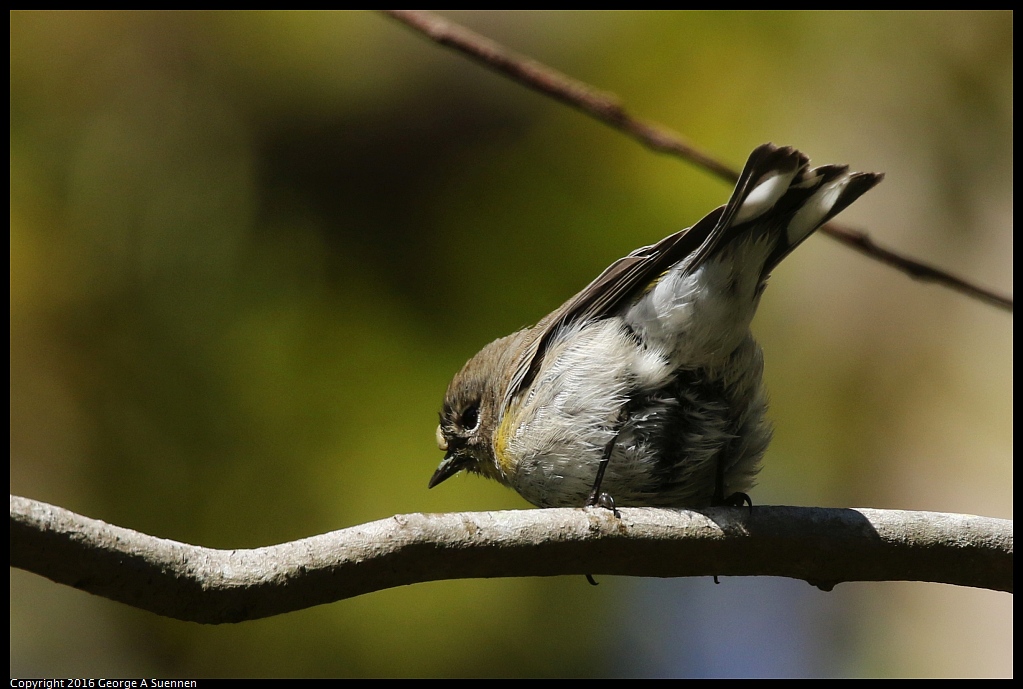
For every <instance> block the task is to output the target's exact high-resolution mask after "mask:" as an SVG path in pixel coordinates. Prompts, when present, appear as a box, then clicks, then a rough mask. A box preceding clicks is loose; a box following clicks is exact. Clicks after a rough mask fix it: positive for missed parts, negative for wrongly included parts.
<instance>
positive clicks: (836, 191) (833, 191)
mask: <svg viewBox="0 0 1023 689" xmlns="http://www.w3.org/2000/svg"><path fill="white" fill-rule="evenodd" d="M850 179H852V176H851V175H849V174H848V173H845V174H842V175H839V176H838V177H836V178H835V179H834V180H832V181H831V182H828V183H827V184H825V185H824V186H822V187H821V188H820V189H818V190H817V191H815V192H814V193H813V196H811V197H810V198H808V199H807V200H806V203H804V204H803V205H802V207H801V208H800V209H799V210H798V211H796V213H795V215H793V216H792V220H791V221H789V226H788V229H787V230H786V233H785V238H786V240H787V241H788V243H789V246H791V245H793V244H798V243H799V242H801V241H803V239H804V238H805V237H806V236H807V235H808V234H810V233H811V232H813V231H814V230H816V229H817V228H818V227H819V226H820V224H821V223H822V222H824V218H826V217H827V215H828V213H830V212H831V209H832V208H834V207H835V203H837V202H838V199H840V198H841V197H842V192H843V191H845V188H846V186H848V184H849V180H850Z"/></svg>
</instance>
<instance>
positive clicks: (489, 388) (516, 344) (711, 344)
mask: <svg viewBox="0 0 1023 689" xmlns="http://www.w3.org/2000/svg"><path fill="white" fill-rule="evenodd" d="M809 163H810V159H809V158H808V157H807V156H806V155H804V154H803V153H801V152H800V151H798V150H796V149H794V148H792V147H788V146H786V147H778V146H775V145H773V144H771V143H766V144H763V145H761V146H758V147H757V148H756V149H754V150H753V152H752V153H751V154H750V156H749V158H748V160H747V161H746V164H745V166H744V167H743V170H742V173H741V174H740V175H739V179H738V182H737V183H736V185H735V189H734V191H732V194H731V196H730V198H729V199H728V202H727V203H726V204H725V205H723V206H720V207H719V208H716V209H715V210H713V211H711V212H710V213H708V214H707V215H706V216H704V217H703V219H701V220H700V221H698V222H697V223H696V224H695V225H693V226H692V227H690V228H687V229H684V230H682V231H680V232H676V233H674V234H672V235H669V236H668V237H665V238H664V239H662V240H661V241H659V242H657V243H656V244H653V245H650V246H645V247H642V248H640V249H637V250H635V251H633V252H632V253H630V254H629V255H628V256H625V257H624V258H621V259H619V260H617V261H615V262H614V263H613V264H611V265H610V266H609V267H608V268H607V269H606V270H604V271H603V272H602V273H601V274H600V275H599V276H598V277H597V278H596V279H595V280H593V281H592V282H591V283H590V284H589V285H587V286H586V287H585V288H584V289H583V290H582V291H580V292H579V293H578V294H576V295H575V296H573V297H572V298H570V299H569V300H568V301H566V302H565V303H564V304H562V305H561V306H560V307H559V308H557V309H556V310H555V311H553V312H552V313H550V314H549V315H547V316H546V317H545V318H543V319H541V320H540V321H539V322H538V323H537V324H536V325H535V326H533V327H530V328H525V329H522V330H519V331H518V332H515V333H513V334H511V335H508V336H507V337H502V338H500V339H497V340H495V341H493V342H491V343H490V344H488V345H487V346H485V347H484V348H483V349H482V350H480V352H479V353H478V354H476V355H475V356H474V357H472V358H471V359H470V360H469V361H468V362H467V363H466V364H465V366H464V367H463V368H462V369H461V371H459V372H458V373H457V374H456V375H455V376H454V378H453V379H452V380H451V383H450V384H449V385H448V388H447V391H446V393H445V396H444V402H443V405H442V409H441V412H440V424H439V426H438V427H437V432H436V435H437V445H438V447H439V448H440V449H441V450H442V451H443V452H444V453H445V454H444V458H443V460H442V461H441V462H440V464H439V466H438V467H437V469H436V471H435V472H434V473H433V475H432V477H431V478H430V481H429V487H430V488H433V487H435V486H437V485H438V484H440V483H441V482H443V481H445V480H447V479H448V478H450V477H452V476H454V475H455V474H457V473H459V472H462V471H465V472H468V473H472V474H479V475H482V476H485V477H488V478H491V479H496V480H497V481H499V482H500V483H502V484H504V485H505V486H508V487H510V488H512V489H514V490H515V491H517V492H518V493H519V495H521V496H522V497H523V498H525V499H526V500H527V501H529V502H530V503H532V504H533V505H536V506H537V507H583V506H594V505H603V506H605V507H608V508H610V509H612V510H615V512H616V513H617V509H616V507H617V506H624V507H678V508H697V509H698V508H703V507H709V506H716V505H741V504H743V503H749V504H750V506H751V508H752V502H751V501H750V499H749V496H748V491H749V490H750V489H751V488H752V487H753V485H754V482H755V479H756V475H757V473H758V471H759V470H760V463H761V460H762V458H763V456H764V453H765V452H766V450H767V447H768V444H769V443H770V440H771V435H772V426H771V424H770V422H769V421H768V420H767V416H766V414H767V392H766V390H765V386H764V382H763V369H764V363H763V354H762V351H761V349H760V346H759V345H758V344H757V342H756V341H755V340H754V338H753V335H752V333H751V332H750V322H751V321H752V319H753V316H754V314H755V313H756V310H757V306H758V305H759V303H760V298H761V295H762V294H763V292H764V288H765V286H766V283H767V278H768V276H769V275H770V273H771V271H773V270H774V268H775V267H776V266H777V265H778V264H779V263H780V262H781V261H782V260H783V259H784V258H785V257H786V256H788V255H789V253H791V252H792V250H793V249H795V248H796V247H797V246H799V244H801V243H802V242H803V241H804V240H806V238H807V237H809V236H810V235H811V234H812V233H813V232H814V231H815V230H817V228H819V227H820V226H821V225H823V224H824V223H826V222H827V221H829V220H830V219H831V218H833V217H834V216H835V215H837V214H838V213H839V212H841V211H842V210H844V209H845V208H846V207H847V206H849V205H850V204H851V203H853V202H854V201H855V200H856V199H857V198H859V197H860V196H861V195H862V194H864V193H865V192H867V191H868V190H870V189H871V188H872V187H874V186H875V185H876V184H877V183H878V182H880V181H881V179H883V177H884V175H883V174H879V173H870V172H850V171H849V167H848V166H846V165H823V166H820V167H814V168H811V167H810V164H809Z"/></svg>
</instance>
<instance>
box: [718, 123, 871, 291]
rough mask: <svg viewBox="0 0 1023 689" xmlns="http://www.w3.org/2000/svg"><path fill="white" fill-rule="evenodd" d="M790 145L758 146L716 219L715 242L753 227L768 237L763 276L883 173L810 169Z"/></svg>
mask: <svg viewBox="0 0 1023 689" xmlns="http://www.w3.org/2000/svg"><path fill="white" fill-rule="evenodd" d="M809 163H810V159H809V158H807V157H806V156H805V155H804V154H802V153H800V152H799V151H797V150H796V149H794V148H792V147H791V146H785V147H783V148H779V147H777V146H775V145H774V144H770V143H767V144H763V145H761V146H758V147H757V148H756V149H755V150H754V151H753V152H752V153H751V154H750V156H749V159H748V160H747V161H746V166H745V167H744V168H743V170H742V174H741V175H740V176H739V181H738V183H737V184H736V185H735V190H734V191H733V192H732V196H731V198H730V199H729V200H728V203H727V204H725V206H724V209H723V210H722V213H721V216H720V217H719V218H718V221H717V226H718V231H717V232H713V233H711V234H712V235H718V240H717V242H715V244H717V246H722V245H727V244H728V243H729V242H730V241H731V239H732V238H734V237H737V236H739V235H743V234H745V233H747V232H749V231H750V230H751V227H753V226H756V227H759V228H763V231H764V232H769V233H770V234H771V235H774V237H773V239H772V240H773V241H774V242H775V244H774V247H773V248H772V250H771V253H770V254H769V256H768V257H767V260H766V261H765V263H764V267H763V270H762V273H761V277H762V278H765V277H766V276H767V274H768V273H770V272H771V270H773V269H774V267H775V266H777V265H778V264H779V263H780V262H781V261H782V259H784V258H785V257H786V256H788V255H789V254H790V253H791V252H792V250H793V249H795V248H796V247H797V246H799V245H800V244H801V243H802V242H803V241H804V240H805V239H806V238H807V237H809V236H810V235H811V234H813V232H814V231H815V230H816V229H817V228H819V227H820V226H821V225H823V224H824V223H826V222H827V221H828V220H830V219H831V218H833V217H835V216H836V215H838V214H839V213H841V212H842V211H843V210H845V208H846V207H848V206H849V205H850V204H851V203H852V202H853V201H855V200H856V199H858V198H859V197H860V196H862V195H863V194H864V193H866V192H867V191H868V190H870V189H871V188H872V187H873V186H874V185H876V184H877V183H878V182H880V181H881V180H882V179H883V178H884V175H883V174H880V173H874V172H849V166H848V165H822V166H820V167H815V168H810V167H809Z"/></svg>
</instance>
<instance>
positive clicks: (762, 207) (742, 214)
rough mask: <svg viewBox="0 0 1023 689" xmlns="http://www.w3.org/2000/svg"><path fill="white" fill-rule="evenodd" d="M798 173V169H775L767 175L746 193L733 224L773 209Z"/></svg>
mask: <svg viewBox="0 0 1023 689" xmlns="http://www.w3.org/2000/svg"><path fill="white" fill-rule="evenodd" d="M798 173H799V170H798V169H796V170H792V171H791V172H782V171H780V170H775V171H774V172H772V173H770V174H769V175H765V176H764V179H762V180H761V181H760V182H758V183H757V186H756V187H754V189H753V191H751V192H750V193H749V194H747V195H746V198H745V199H744V200H743V202H742V206H740V207H739V212H738V213H736V214H735V219H734V220H732V224H733V225H738V224H739V223H744V222H746V221H747V220H752V219H753V218H756V217H759V216H761V215H763V214H764V213H766V212H767V211H769V210H771V209H772V208H773V207H774V204H776V203H778V199H780V198H781V197H782V196H784V195H785V192H786V191H788V190H789V185H790V184H791V183H792V180H793V179H795V177H796V175H797V174H798Z"/></svg>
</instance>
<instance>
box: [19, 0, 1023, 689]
mask: <svg viewBox="0 0 1023 689" xmlns="http://www.w3.org/2000/svg"><path fill="white" fill-rule="evenodd" d="M448 16H451V17H452V18H455V19H457V20H459V21H462V22H464V23H465V24H467V25H469V26H471V27H472V28H474V29H476V30H478V31H481V32H482V33H484V34H487V35H489V36H491V37H493V38H495V39H497V40H499V41H502V42H504V43H506V44H507V45H509V46H511V47H513V48H515V49H517V50H519V51H521V52H523V53H526V54H528V55H531V56H534V57H536V58H537V59H539V60H542V61H544V62H547V63H549V64H551V65H553V66H555V67H557V68H559V69H561V70H563V71H565V72H567V73H568V74H570V75H573V76H576V77H578V78H580V79H583V80H585V81H588V82H590V83H592V84H594V85H595V86H597V87H598V88H601V89H606V90H609V91H612V92H615V93H617V94H618V95H619V96H621V97H622V98H623V100H624V102H625V103H626V104H627V106H629V107H630V109H631V110H632V111H633V112H635V113H636V114H639V115H641V116H644V117H648V118H651V119H654V120H657V121H660V122H663V123H665V124H667V125H668V126H671V127H673V128H674V129H676V130H678V131H680V132H683V133H684V134H685V135H686V136H688V137H690V138H691V139H693V140H694V141H696V142H698V143H700V144H701V145H703V146H705V147H706V148H707V149H709V150H710V151H713V152H715V153H716V154H717V155H719V156H720V157H721V158H722V159H724V160H726V161H727V162H729V163H730V164H732V165H733V166H736V167H738V166H740V165H741V164H742V162H743V161H744V160H745V156H746V155H747V154H748V152H749V151H750V150H752V148H753V147H754V146H756V145H757V144H760V143H762V142H764V141H774V142H776V143H778V144H791V145H795V146H797V147H799V148H800V149H802V150H803V151H805V152H806V153H808V154H809V155H810V156H811V157H812V158H813V159H814V161H815V162H816V163H849V164H851V165H852V166H853V167H854V168H856V169H862V170H871V171H884V172H886V173H887V175H888V176H887V179H886V180H885V182H884V183H883V184H882V185H881V186H880V187H878V188H877V189H876V190H874V191H872V192H871V193H869V194H868V195H867V196H865V197H864V198H863V199H862V200H860V201H859V202H857V203H856V204H855V205H854V206H853V207H852V208H850V209H849V210H848V211H847V212H846V213H844V214H843V216H842V220H843V221H844V222H846V223H849V224H852V225H854V226H857V227H860V228H864V229H867V230H868V231H869V232H870V233H871V235H872V236H873V237H874V238H875V239H877V240H878V241H879V242H882V243H883V244H885V245H888V246H891V247H895V248H898V249H900V250H902V251H905V252H907V253H909V254H912V255H914V256H916V257H918V258H921V259H924V260H927V261H930V262H933V263H935V264H937V265H941V266H944V267H948V268H951V269H952V270H954V271H955V272H958V273H960V274H963V275H966V276H970V277H972V278H974V279H976V280H977V281H979V282H981V283H983V284H986V285H990V286H993V287H996V288H998V289H1000V290H1002V291H1004V292H1011V291H1012V282H1013V280H1012V274H1013V269H1012V250H1013V240H1012V221H1013V202H1012V176H1013V159H1012V134H1013V131H1012V130H1013V126H1012V123H1013V67H1012V65H1013V27H1012V24H1013V17H1012V14H1010V13H957V14H924V13H915V14H888V13H886V14H872V13H856V14H845V13H810V14H802V13H800V14H788V13H771V14H749V13H737V14H735V13H710V14H704V13H641V12H635V13H539V12H537V13H532V12H530V13H465V14H454V13H453V14H450V15H448ZM10 20H11V157H10V170H11V187H10V190H11V302H10V303H11V368H10V370H11V465H10V466H11V469H10V482H11V491H12V492H13V493H17V494H20V495H25V496H27V497H31V498H36V499H40V500H44V501H47V502H50V503H54V504H58V505H61V506H64V507H67V508H69V509H72V510H75V511H77V512H79V513H82V514H85V515H88V516H91V517H95V518H99V519H103V520H105V521H108V522H112V523H115V524H119V525H122V526H126V527H130V528H134V529H138V530H141V531H144V532H147V533H150V534H154V535H157V536H162V537H166V538H171V539H176V540H180V541H185V542H189V543H196V544H201V545H206V546H213V547H221V548H244V547H252V546H260V545H267V544H271V543H277V542H281V541H286V540H291V539H295V538H299V537H303V536H309V535H312V534H317V533H322V532H326V531H330V530H334V529H338V528H342V527H345V526H351V525H354V524H358V523H361V522H365V521H370V520H375V519H381V518H385V517H388V516H390V515H392V514H396V513H404V512H422V511H427V512H438V511H455V510H488V509H509V508H510V509H524V508H528V507H529V506H528V505H527V504H526V503H525V502H524V501H523V500H522V499H520V498H519V497H518V496H517V495H515V494H514V493H512V492H510V491H508V490H506V489H504V488H502V487H500V486H499V485H497V484H494V483H490V482H485V481H484V480H482V479H478V478H473V477H464V478H458V479H455V480H452V481H449V482H447V483H445V484H443V485H442V486H440V487H438V488H437V489H435V490H432V491H427V490H426V482H427V480H428V478H429V476H430V474H431V473H432V471H433V470H434V468H435V467H436V464H437V462H438V461H439V459H440V453H439V452H438V451H437V449H436V447H435V443H434V437H433V431H434V427H435V425H436V421H437V416H436V414H437V411H438V409H439V406H440V402H441V398H442V396H443V392H444V389H445V386H446V385H447V382H448V380H449V378H450V376H451V375H452V374H454V372H455V371H456V370H457V369H458V368H459V367H460V366H461V364H462V363H463V362H464V361H465V360H466V359H467V358H468V357H470V356H471V355H472V354H474V353H475V352H476V351H477V350H478V349H479V348H480V347H481V346H482V345H483V344H485V343H486V342H488V341H490V340H492V339H494V338H496V337H498V336H502V335H505V334H507V333H509V332H511V331H512V330H514V329H517V328H519V327H522V326H525V325H529V324H532V323H534V322H535V321H536V320H538V319H539V318H540V317H541V316H543V315H544V314H545V313H547V312H548V311H550V310H551V309H553V308H554V307H556V306H557V305H558V304H559V303H560V302H561V301H563V300H564V299H566V298H567V297H568V296H570V295H571V294H573V293H574V292H575V291H576V290H578V289H579V288H580V287H581V286H583V285H584V284H586V283H587V282H588V281H589V280H590V279H591V278H593V277H594V276H595V275H596V274H597V273H598V272H599V271H600V270H602V269H603V268H604V267H605V266H606V265H607V264H608V263H610V262H611V261H612V260H614V259H616V258H618V257H619V256H621V255H624V254H625V253H627V252H629V251H631V250H632V249H634V248H636V247H638V246H640V245H643V244H648V243H651V242H654V241H656V240H658V239H660V238H661V237H663V236H664V235H666V234H668V233H670V232H673V231H675V230H677V229H679V228H681V227H684V226H686V225H688V224H691V223H692V222H694V221H695V220H697V219H698V218H699V217H701V216H702V215H703V214H704V213H706V212H707V211H709V210H710V209H711V208H713V207H715V206H716V205H718V204H720V203H723V202H724V200H725V199H726V198H727V196H728V193H729V191H730V189H729V186H728V185H727V184H725V183H723V182H722V181H720V180H717V179H715V178H713V177H711V176H710V175H709V174H708V173H706V172H703V171H701V170H699V169H696V168H694V167H693V166H691V165H689V164H687V163H684V162H680V161H678V160H675V159H672V158H669V157H666V156H660V155H656V154H653V153H650V152H648V151H647V150H644V149H643V148H641V147H640V146H638V145H637V144H635V143H633V142H632V141H630V140H627V139H626V138H625V137H623V136H622V135H620V134H618V133H615V132H613V131H611V130H609V129H607V128H605V127H604V126H602V125H599V124H597V123H594V122H593V121H591V120H589V119H587V118H585V117H583V116H581V115H579V114H577V113H576V112H574V111H571V110H570V109H568V108H566V107H564V106H562V105H560V104H557V103H555V102H552V101H551V100H549V99H546V98H543V97H541V96H539V95H537V94H535V93H533V92H532V91H529V90H527V89H524V88H523V87H521V86H519V85H516V84H513V83H510V82H508V81H506V80H505V79H503V78H501V77H498V76H496V75H494V74H492V73H490V72H488V71H485V70H484V69H482V68H480V67H478V66H476V65H474V64H470V63H469V62H468V61H466V60H465V59H464V58H462V57H461V56H458V55H456V54H453V53H451V52H449V51H447V50H444V49H441V48H439V47H437V46H436V45H433V44H431V43H429V42H427V41H425V40H423V39H422V38H420V37H419V36H417V35H414V34H412V33H411V32H409V31H408V30H407V29H405V28H404V27H402V26H401V25H399V24H397V23H396V22H394V21H392V20H390V19H388V18H386V17H383V16H381V15H377V14H371V13H155V12H154V13H132V14H120V13H88V12H76V13H57V12H38V13H37V12H27V13H26V12H13V13H11V15H10ZM754 329H755V331H756V333H757V335H758V337H759V339H760V341H761V344H762V345H763V348H764V350H765V356H766V361H767V374H766V375H767V378H768V386H769V389H770V391H771V396H772V412H771V416H772V418H773V419H774V421H775V425H776V434H775V441H774V443H773V445H772V447H771V449H770V451H769V452H768V456H767V459H766V462H765V468H764V470H763V472H762V473H761V478H760V486H759V487H758V488H757V489H756V490H755V491H754V493H753V499H754V501H755V502H756V503H758V504H771V503H783V504H798V505H823V506H873V507H885V508H907V509H920V510H935V511H949V512H966V513H974V514H981V515H987V516H996V517H1007V518H1011V517H1012V496H1013V491H1012V479H1013V472H1012V450H1013V432H1012V416H1013V413H1012V406H1013V401H1012V379H1013V373H1012V371H1013V360H1012V339H1013V338H1012V317H1011V315H1007V314H1005V313H1003V312H999V311H996V310H994V309H992V308H991V307H989V306H985V305H983V304H980V303H978V302H975V301H971V300H968V299H966V298H964V297H962V296H959V295H957V294H955V293H952V292H950V291H947V290H944V289H940V288H937V287H933V286H927V285H923V284H921V283H916V282H913V281H911V280H909V279H908V278H906V277H903V276H902V275H901V274H898V273H896V272H894V271H893V270H891V269H889V268H886V267H884V266H881V265H879V264H878V263H875V262H872V261H869V260H866V259H865V258H862V257H861V256H859V255H857V254H855V253H853V252H851V251H849V250H847V249H845V248H843V247H841V246H839V245H838V244H836V243H835V242H833V241H830V240H828V239H827V238H823V237H818V238H814V239H812V240H811V241H809V242H808V243H807V244H806V245H805V246H803V247H801V248H800V250H799V251H797V252H796V253H795V254H794V255H793V256H792V257H791V258H790V259H789V260H787V261H786V262H785V264H784V265H783V266H782V267H781V268H779V270H778V271H777V272H776V275H775V276H774V278H773V280H772V283H771V287H770V289H768V291H767V294H766V296H765V298H764V301H763V306H762V308H761V312H760V314H759V316H758V319H757V321H756V322H755V324H754ZM600 580H601V586H600V587H598V588H593V587H590V586H587V585H586V582H585V580H584V579H583V578H582V577H565V578H557V579H517V580H516V579H512V580H487V581H460V582H441V583H432V584H425V585H418V586H413V587H408V588H404V589H400V590H392V591H385V592H380V593H375V594H371V595H367V596H363V597H361V598H358V599H355V600H350V601H344V602H340V603H336V604H333V605H327V606H321V607H319V608H316V609H312V610H307V611H302V612H297V613H292V614H288V615H283V616H280V617H276V618H273V619H269V620H263V621H258V622H250V623H245V624H240V625H234V626H221V627H203V626H199V625H196V624H188V623H181V622H176V621H173V620H167V619H162V618H159V617H156V616H154V615H151V614H148V613H143V612H140V611H137V610H133V609H131V608H128V607H126V606H122V605H119V604H115V603H111V602H109V601H106V600H103V599H99V598H95V597H92V596H89V595H87V594H84V593H81V592H78V591H75V590H73V589H69V588H66V587H62V586H58V585H55V584H52V583H51V582H49V581H47V580H44V579H42V578H39V577H36V576H34V575H30V574H27V573H25V572H22V571H19V570H11V595H10V602H11V675H12V676H15V675H19V676H26V675H37V676H83V675H105V676H114V675H121V676H133V675H151V674H153V675H179V676H180V675H187V676H233V675H241V676H257V675H296V676H323V675H345V676H347V675H352V676H356V675H366V676H373V675H388V676H391V675H393V676H405V675H442V676H444V675H450V676H462V675H530V676H532V675H640V676H645V675H649V676H660V675H699V676H727V675H784V676H807V675H816V676H827V675H853V676H857V675H894V676H898V675H925V676H932V675H979V676H989V675H1002V676H1008V675H1011V674H1012V650H1011V649H1012V637H1013V625H1012V597H1011V596H1009V595H1006V594H996V593H991V592H986V591H974V590H968V589H962V588H954V587H948V586H939V585H930V584H911V583H900V584H892V583H880V584H846V585H842V586H840V587H838V589H836V590H835V591H834V592H833V593H830V594H825V593H821V592H819V591H816V590H815V589H812V588H811V587H809V586H807V585H806V584H805V583H802V582H794V581H787V580H774V579H724V580H723V582H722V584H721V585H720V586H714V585H713V584H712V583H711V582H710V581H709V580H688V581H686V580H683V581H664V582H662V581H655V580H643V579H626V578H613V577H601V578H600Z"/></svg>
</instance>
